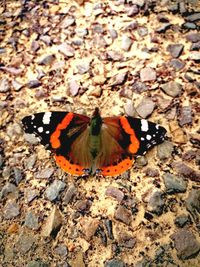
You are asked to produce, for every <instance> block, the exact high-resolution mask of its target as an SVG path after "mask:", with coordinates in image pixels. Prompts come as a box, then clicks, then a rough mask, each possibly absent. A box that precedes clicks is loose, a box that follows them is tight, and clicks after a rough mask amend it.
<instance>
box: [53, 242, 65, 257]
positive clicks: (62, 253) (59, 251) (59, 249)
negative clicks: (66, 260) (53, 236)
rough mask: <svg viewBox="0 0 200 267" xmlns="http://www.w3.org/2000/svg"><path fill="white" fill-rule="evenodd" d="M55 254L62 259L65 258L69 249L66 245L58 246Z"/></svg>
mask: <svg viewBox="0 0 200 267" xmlns="http://www.w3.org/2000/svg"><path fill="white" fill-rule="evenodd" d="M54 251H55V253H56V254H57V255H59V256H60V257H65V256H66V255H67V247H66V246H65V245H58V246H57V247H56V248H55V249H54Z"/></svg>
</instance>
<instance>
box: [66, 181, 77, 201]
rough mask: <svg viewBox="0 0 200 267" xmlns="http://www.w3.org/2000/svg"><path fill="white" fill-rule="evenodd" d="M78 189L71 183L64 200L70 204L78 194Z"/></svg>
mask: <svg viewBox="0 0 200 267" xmlns="http://www.w3.org/2000/svg"><path fill="white" fill-rule="evenodd" d="M76 193H77V189H76V187H75V185H74V184H70V185H69V186H68V188H67V191H66V193H65V195H64V198H63V202H64V203H65V204H69V203H70V201H71V200H72V199H73V197H74V196H75V195H76Z"/></svg>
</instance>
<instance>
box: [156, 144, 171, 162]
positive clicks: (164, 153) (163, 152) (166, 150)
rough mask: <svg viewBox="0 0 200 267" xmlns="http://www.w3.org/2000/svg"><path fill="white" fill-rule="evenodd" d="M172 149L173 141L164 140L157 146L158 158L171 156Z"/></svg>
mask: <svg viewBox="0 0 200 267" xmlns="http://www.w3.org/2000/svg"><path fill="white" fill-rule="evenodd" d="M173 150H174V145H173V143H171V142H169V141H164V142H163V143H162V144H160V145H158V146H157V156H158V158H159V159H161V160H164V159H169V158H171V156H172V152H173Z"/></svg>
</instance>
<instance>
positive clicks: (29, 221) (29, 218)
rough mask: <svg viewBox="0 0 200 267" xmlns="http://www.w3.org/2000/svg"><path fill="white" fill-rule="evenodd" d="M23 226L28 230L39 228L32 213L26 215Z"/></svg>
mask: <svg viewBox="0 0 200 267" xmlns="http://www.w3.org/2000/svg"><path fill="white" fill-rule="evenodd" d="M24 224H25V225H26V226H27V227H28V228H30V229H33V230H37V229H38V228H39V223H38V217H37V216H36V215H35V214H34V213H33V212H32V211H29V212H28V213H27V214H26V218H25V223H24Z"/></svg>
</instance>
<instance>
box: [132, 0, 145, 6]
mask: <svg viewBox="0 0 200 267" xmlns="http://www.w3.org/2000/svg"><path fill="white" fill-rule="evenodd" d="M144 3H145V1H144V0H131V4H132V5H137V6H139V7H143V6H144Z"/></svg>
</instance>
